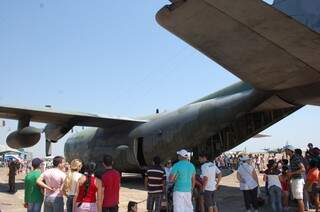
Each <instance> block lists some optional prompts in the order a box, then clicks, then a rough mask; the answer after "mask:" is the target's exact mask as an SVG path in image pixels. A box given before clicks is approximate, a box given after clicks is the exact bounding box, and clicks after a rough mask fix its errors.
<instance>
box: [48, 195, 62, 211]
mask: <svg viewBox="0 0 320 212" xmlns="http://www.w3.org/2000/svg"><path fill="white" fill-rule="evenodd" d="M63 206H64V203H63V197H45V199H44V212H62V211H63Z"/></svg>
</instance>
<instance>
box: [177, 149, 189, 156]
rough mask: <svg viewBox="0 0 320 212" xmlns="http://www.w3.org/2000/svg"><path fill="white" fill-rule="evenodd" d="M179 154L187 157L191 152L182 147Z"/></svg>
mask: <svg viewBox="0 0 320 212" xmlns="http://www.w3.org/2000/svg"><path fill="white" fill-rule="evenodd" d="M177 155H180V156H182V157H184V158H187V157H188V156H189V152H188V151H187V150H185V149H181V150H179V151H178V152H177Z"/></svg>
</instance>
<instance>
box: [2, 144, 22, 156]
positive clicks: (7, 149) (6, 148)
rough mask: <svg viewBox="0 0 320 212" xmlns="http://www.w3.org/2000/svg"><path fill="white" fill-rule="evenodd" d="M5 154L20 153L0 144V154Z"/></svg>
mask: <svg viewBox="0 0 320 212" xmlns="http://www.w3.org/2000/svg"><path fill="white" fill-rule="evenodd" d="M7 152H15V153H21V152H20V151H19V150H17V149H12V148H10V147H8V146H7V145H2V144H0V154H5V153H7Z"/></svg>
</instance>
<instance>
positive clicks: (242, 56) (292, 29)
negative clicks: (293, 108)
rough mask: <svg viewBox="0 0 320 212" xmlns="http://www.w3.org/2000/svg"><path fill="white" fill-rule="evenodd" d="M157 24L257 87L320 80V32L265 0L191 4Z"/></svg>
mask: <svg viewBox="0 0 320 212" xmlns="http://www.w3.org/2000/svg"><path fill="white" fill-rule="evenodd" d="M157 21H158V22H159V24H160V25H162V26H163V27H164V28H166V29H167V30H169V31H170V32H172V33H173V34H175V35H177V36H178V37H180V38H182V39H183V40H185V41H186V42H187V43H189V44H190V45H192V46H193V47H195V48H197V49H198V50H199V51H201V52H202V53H204V54H205V55H207V56H208V57H209V58H211V59H212V60H214V61H216V62H217V63H219V64H220V65H222V66H223V67H225V68H226V69H228V70H229V71H230V72H232V73H233V74H235V75H237V76H238V77H239V78H241V79H242V80H244V81H246V82H248V83H249V84H251V85H253V86H254V87H256V88H259V89H262V90H280V89H286V88H292V87H297V86H302V85H306V84H311V83H315V82H318V81H320V60H319V59H318V57H319V56H320V36H319V34H317V33H316V32H314V31H311V30H310V29H308V28H306V27H305V26H303V25H302V24H300V23H298V22H296V21H295V20H293V19H292V18H290V17H288V16H286V15H285V14H283V13H281V12H279V11H277V10H275V9H274V8H272V7H271V6H269V5H267V4H265V3H263V2H262V1H260V0H234V1H226V0H188V1H185V2H183V3H182V4H181V5H179V6H177V7H172V8H171V9H170V7H164V8H162V9H161V10H160V11H159V12H158V13H157Z"/></svg>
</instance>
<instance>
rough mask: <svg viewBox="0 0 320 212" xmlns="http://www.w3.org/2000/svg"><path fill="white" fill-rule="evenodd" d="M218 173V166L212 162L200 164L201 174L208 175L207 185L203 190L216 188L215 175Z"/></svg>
mask: <svg viewBox="0 0 320 212" xmlns="http://www.w3.org/2000/svg"><path fill="white" fill-rule="evenodd" d="M220 173H221V171H220V170H219V168H218V167H217V166H216V165H215V164H214V163H212V162H207V163H205V164H203V165H202V166H201V176H202V177H208V183H207V186H206V187H205V188H204V189H205V190H207V191H214V190H216V175H217V174H220Z"/></svg>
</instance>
